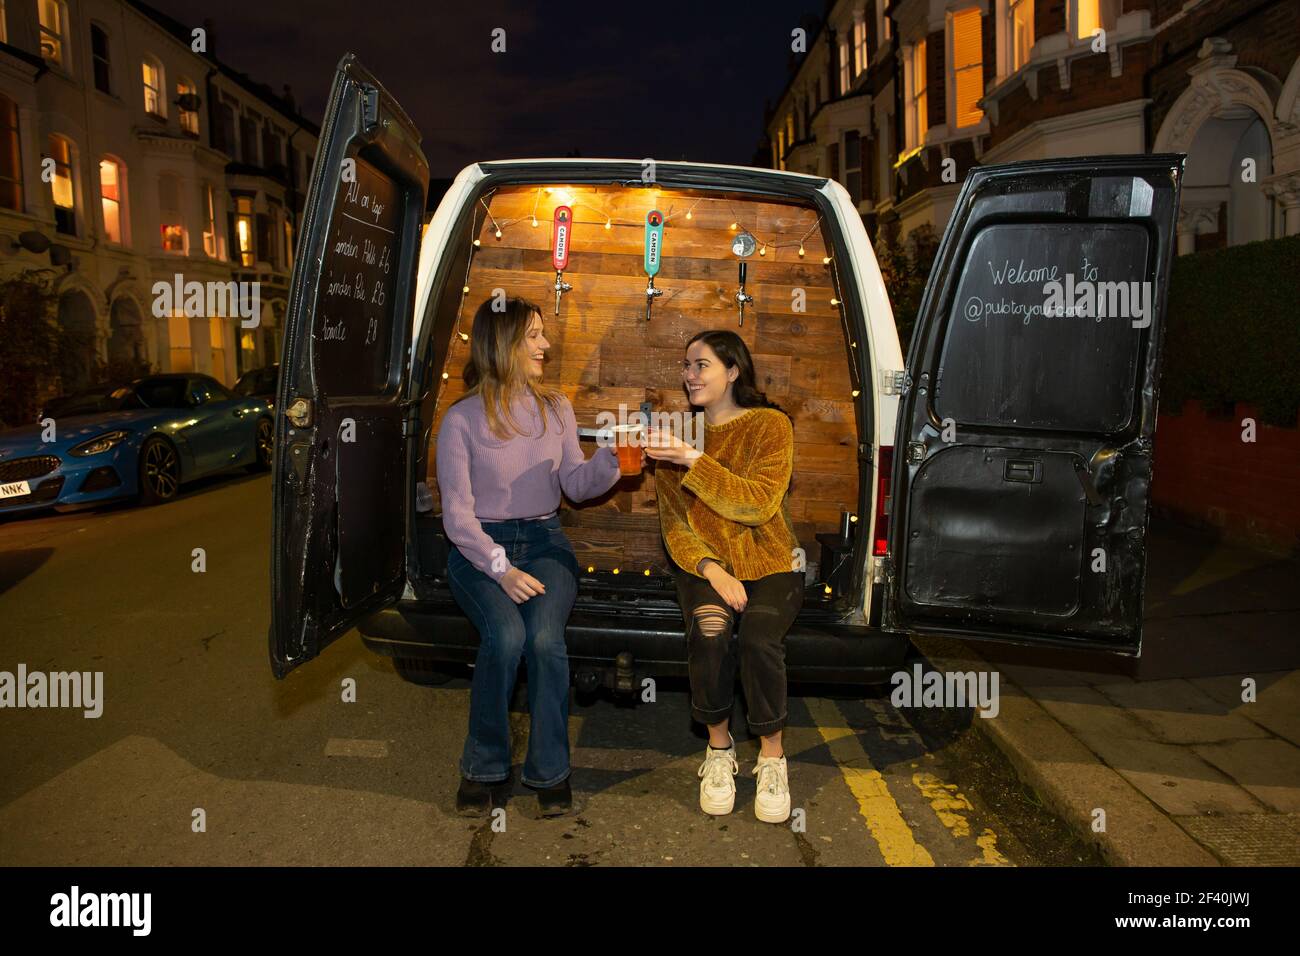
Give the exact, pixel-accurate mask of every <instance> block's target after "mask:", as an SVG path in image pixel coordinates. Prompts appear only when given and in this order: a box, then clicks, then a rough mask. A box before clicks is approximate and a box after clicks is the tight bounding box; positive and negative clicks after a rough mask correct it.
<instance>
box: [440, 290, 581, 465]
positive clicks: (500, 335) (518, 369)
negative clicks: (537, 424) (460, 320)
mask: <svg viewBox="0 0 1300 956" xmlns="http://www.w3.org/2000/svg"><path fill="white" fill-rule="evenodd" d="M498 301H500V300H498V299H495V298H491V299H486V300H484V302H483V304H482V305H480V306H479V307H478V310H477V311H476V312H475V313H474V328H473V329H472V330H471V331H470V340H469V355H470V358H469V362H468V363H466V365H465V370H464V372H463V373H462V375H461V377H462V378H463V379H464V381H465V385H466V387H467V391H466V392H465V394H464V395H462V396H461V397H460V398H458V399H457V400H456V401H457V402H463V401H464V400H465V399H467V398H472V397H473V396H476V395H480V396H482V399H483V408H484V410H485V412H486V413H487V420H488V428H489V429H490V430H491V432H492V434H494V435H496V436H497V437H498V438H500V439H502V440H503V441H505V440H508V439H509V438H511V437H512V434H511V433H512V432H513V433H514V434H516V435H523V434H524V432H523V429H522V428H521V427H520V425H519V423H518V422H517V421H515V419H514V416H512V415H511V414H510V397H511V396H512V395H514V394H515V393H517V392H519V391H527V392H528V393H529V394H531V395H532V396H533V399H534V400H535V401H536V402H537V412H538V416H539V417H540V418H541V419H542V434H545V433H546V417H547V416H546V409H547V408H548V407H549V408H551V409H552V410H553V411H554V412H555V413H556V415H557V417H558V416H559V414H560V408H561V403H562V402H563V400H564V393H563V392H562V391H560V390H559V389H558V388H555V387H553V386H550V385H542V384H541V383H539V382H534V381H533V380H532V379H531V378H529V376H528V373H527V371H526V370H525V369H524V367H523V364H522V362H521V361H520V358H519V356H520V351H521V350H520V345H521V344H522V342H523V341H524V337H525V336H526V335H527V334H528V325H529V323H530V322H531V321H532V317H533V314H534V313H537V314H538V315H539V316H540V315H541V312H542V310H541V308H539V307H538V306H537V305H535V304H533V303H532V302H529V301H528V300H527V299H519V298H510V299H506V300H505V309H504V310H503V311H497V310H496V309H494V308H493V304H494V303H496V302H498ZM452 404H453V405H454V404H456V403H455V402H453V403H452Z"/></svg>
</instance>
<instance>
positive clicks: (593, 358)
mask: <svg viewBox="0 0 1300 956" xmlns="http://www.w3.org/2000/svg"><path fill="white" fill-rule="evenodd" d="M558 191H559V187H557V192H558ZM564 193H567V195H568V199H569V201H568V203H567V204H568V205H570V206H571V207H572V208H573V210H574V228H573V245H572V251H571V253H570V259H569V269H568V270H567V271H566V272H565V274H564V278H565V281H567V282H569V283H571V284H572V286H573V289H572V291H570V292H567V293H565V295H564V298H563V300H562V302H561V305H560V314H559V316H556V315H555V314H554V309H555V292H554V285H555V271H554V269H553V268H552V266H551V254H550V243H551V218H552V216H553V213H554V209H555V206H557V205H559V204H560V199H558V198H556V196H555V195H553V194H550V193H547V192H546V191H544V190H542V191H540V192H539V190H538V188H537V187H528V188H510V189H501V190H499V191H497V192H496V193H495V194H494V195H493V196H492V198H491V199H490V200H489V209H490V210H491V214H492V217H493V219H495V220H496V222H497V223H498V224H499V225H501V227H502V236H501V238H500V239H498V238H496V228H495V227H494V226H493V223H492V222H491V221H490V220H488V219H487V217H484V219H483V225H482V228H481V229H480V230H479V232H478V236H479V240H480V243H481V246H480V247H479V248H478V249H476V250H475V252H474V256H473V260H472V263H471V267H470V274H469V280H468V283H467V284H468V286H469V294H468V295H466V296H465V299H464V302H463V304H462V307H461V312H460V331H463V332H466V333H469V332H471V330H472V324H473V318H474V312H475V310H476V309H477V308H478V306H479V304H480V303H482V302H483V300H484V299H486V298H488V297H489V296H491V295H492V291H493V289H496V288H502V289H504V290H505V292H506V295H508V296H523V297H524V298H527V299H530V300H532V301H534V302H536V303H538V304H539V305H541V306H542V309H543V312H542V314H543V318H544V320H545V334H546V337H547V339H548V340H549V341H550V343H551V348H550V350H549V351H548V352H547V360H546V371H545V376H544V380H545V381H546V382H548V383H550V384H552V385H555V386H557V387H559V388H561V389H562V390H563V391H564V392H565V394H567V395H568V396H569V399H570V400H571V401H572V403H573V407H574V411H575V413H576V415H577V419H578V424H579V425H580V426H585V427H595V426H596V424H597V422H596V415H597V413H599V412H601V411H604V410H609V411H612V412H614V413H615V415H617V413H618V407H619V404H620V403H625V404H626V405H627V406H628V411H629V413H631V412H635V411H636V410H637V409H638V407H639V406H640V404H641V403H642V402H645V401H649V402H652V403H653V404H654V407H655V408H656V409H662V410H667V411H683V412H685V411H688V410H689V403H688V402H687V399H686V392H685V389H684V388H683V387H682V380H681V363H682V360H683V359H684V358H685V354H686V342H687V341H688V340H689V339H690V338H691V336H693V335H694V334H695V333H696V332H698V331H701V330H704V329H714V328H722V329H732V330H734V331H736V332H738V333H739V334H740V336H741V337H742V338H743V339H744V340H745V344H746V345H747V346H748V347H749V349H750V351H751V353H752V355H753V358H754V366H755V372H756V374H757V377H758V385H759V388H760V389H761V390H763V391H764V392H766V393H767V396H768V398H770V399H771V400H772V401H774V402H776V403H777V404H779V405H780V406H781V407H782V408H783V409H785V410H786V411H787V412H789V413H790V415H791V417H792V418H793V419H794V434H795V453H794V475H793V477H792V479H791V484H790V495H789V498H788V499H787V504H788V507H789V509H790V517H791V519H792V521H793V522H794V525H795V531H796V533H797V535H798V537H799V541H800V543H801V545H802V546H803V547H804V549H805V550H806V551H807V553H808V556H809V559H810V560H814V561H815V560H817V554H818V548H817V545H816V542H815V540H814V535H815V534H816V533H818V532H822V531H831V532H833V531H836V530H837V529H838V525H839V517H840V511H841V510H848V511H855V510H856V507H857V500H858V472H857V464H856V455H855V447H856V443H857V437H856V429H855V423H854V417H853V400H852V395H851V389H852V385H851V382H850V377H849V368H848V359H847V357H846V354H847V349H846V345H847V343H846V342H845V341H844V335H843V331H842V324H841V319H840V315H839V307H838V306H835V305H832V304H831V299H832V298H833V297H834V296H835V292H834V290H833V288H832V281H831V272H830V267H829V266H827V265H825V264H823V262H822V259H823V257H824V256H825V242H824V239H823V236H822V232H821V228H820V226H818V227H817V228H812V227H813V226H814V224H815V223H816V222H817V213H816V211H815V210H814V209H811V208H804V207H801V206H798V205H793V204H783V203H775V202H759V201H754V200H753V199H749V198H739V197H736V198H731V197H727V196H725V195H722V194H718V193H712V194H708V195H705V194H702V193H698V192H694V191H684V190H668V189H659V188H654V189H650V188H647V189H633V188H627V187H616V186H608V187H606V186H602V187H585V186H584V187H564ZM561 197H562V198H563V194H561ZM654 208H657V209H659V210H661V211H662V212H663V213H664V214H665V215H666V216H668V217H669V221H668V223H667V224H666V226H665V228H664V240H663V261H662V266H661V268H660V271H659V275H658V276H657V277H656V278H655V286H656V287H658V288H661V289H662V290H663V295H662V296H660V297H659V298H657V299H656V300H655V303H654V309H653V313H652V317H651V320H650V321H649V322H646V320H645V299H646V297H645V288H646V276H645V269H644V262H643V260H644V238H645V228H644V220H645V214H646V213H647V212H648V211H649V210H650V209H654ZM688 210H690V212H691V218H690V219H687V218H686V212H687V211H688ZM534 211H535V212H536V216H537V222H538V224H537V226H536V227H533V226H532V217H533V214H534ZM607 220H612V222H611V225H610V228H608V229H607V228H605V224H606V221H607ZM733 222H738V223H739V224H740V226H741V228H743V229H747V230H749V231H750V232H751V233H753V234H754V235H755V236H756V237H757V238H758V239H759V241H760V243H761V242H763V241H766V242H767V243H768V244H769V245H768V249H767V254H766V255H763V256H760V255H759V254H758V253H757V252H756V253H755V254H754V255H753V256H751V257H750V258H749V260H748V261H749V274H748V277H747V282H746V291H747V292H748V293H749V294H750V295H752V296H753V297H754V301H753V302H752V303H749V304H747V305H746V307H745V323H744V325H743V326H738V325H737V321H738V313H737V307H736V302H735V293H736V289H737V283H738V274H737V263H738V260H737V259H736V257H735V256H734V255H733V254H732V252H731V241H732V237H733V236H734V234H735V233H734V232H733V231H732V229H731V224H732V223H733ZM810 229H812V231H811V232H809V230H810ZM801 239H802V241H803V246H804V256H803V257H802V258H801V257H800V256H799V255H798V244H799V241H800V240H801ZM774 243H779V244H780V246H779V247H776V246H774ZM796 288H801V289H803V290H805V293H806V311H805V312H803V313H796V312H795V311H794V309H793V305H792V303H793V292H794V290H795V289H796ZM458 291H459V290H458V289H451V290H449V293H448V294H456V293H457V292H458ZM452 339H453V340H452V344H451V349H450V353H449V355H450V357H449V359H448V363H447V367H446V369H445V371H446V372H447V373H448V375H449V378H448V379H447V380H445V381H442V382H441V386H440V388H441V391H440V393H439V395H438V399H437V406H436V407H437V413H436V420H435V423H434V430H433V433H432V434H433V435H434V436H435V438H436V436H437V433H438V427H439V426H440V425H441V421H442V415H443V413H444V412H445V410H446V409H447V406H448V405H450V404H451V403H452V402H453V401H455V400H456V399H457V398H459V397H460V396H461V395H462V394H464V391H465V386H464V383H463V382H462V380H461V377H460V376H461V372H462V370H463V369H464V366H465V363H466V362H467V361H468V359H469V342H467V341H463V340H461V339H460V338H459V336H458V335H456V334H455V333H453V336H452ZM582 446H583V450H584V452H586V454H587V456H588V457H590V456H591V454H592V453H594V451H595V450H596V445H595V443H594V442H591V441H584V442H583V443H582ZM434 469H435V455H434V454H433V452H432V450H431V451H430V454H429V470H430V474H429V478H428V484H429V487H430V489H431V490H432V491H433V492H434V495H435V501H436V497H437V476H436V474H434ZM437 507H438V506H437V505H436V504H435V508H437ZM561 509H562V510H561V519H562V521H563V522H564V524H565V526H566V531H567V533H568V535H569V538H570V540H571V541H572V542H573V545H574V550H575V551H576V552H577V554H578V560H579V562H580V564H581V565H582V567H583V568H584V569H585V568H586V567H588V566H594V567H595V568H596V569H597V570H602V571H603V570H611V569H613V568H615V567H617V568H619V569H620V570H621V572H622V573H629V572H631V573H635V574H642V573H643V572H644V571H645V569H647V568H649V569H650V571H651V573H652V574H664V573H667V572H668V571H669V570H670V567H671V565H670V561H669V559H668V556H667V554H666V553H665V551H664V548H663V542H662V538H661V536H660V533H659V516H658V504H657V502H656V499H655V489H654V474H653V466H651V467H650V468H648V469H647V470H646V472H645V473H643V474H642V475H641V476H639V477H633V478H623V479H621V480H620V481H619V483H618V484H617V485H615V486H614V488H613V490H612V491H610V492H609V493H608V494H606V495H604V496H603V497H601V498H597V499H593V500H591V501H588V502H584V503H582V504H580V505H576V506H575V505H573V504H572V503H570V502H569V501H568V500H567V499H565V500H564V502H563V503H562V505H561Z"/></svg>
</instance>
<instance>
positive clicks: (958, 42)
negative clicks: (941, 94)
mask: <svg viewBox="0 0 1300 956" xmlns="http://www.w3.org/2000/svg"><path fill="white" fill-rule="evenodd" d="M948 23H949V33H950V35H951V41H950V42H951V43H952V89H953V98H954V100H955V103H954V109H953V120H954V121H953V124H952V125H953V126H955V127H962V126H973V125H974V124H976V123H978V122H979V121H980V120H982V119H983V118H984V111H983V110H982V109H980V107H979V98H980V97H981V96H983V95H984V55H983V51H982V47H981V45H980V43H981V41H980V12H979V8H978V7H968V8H967V9H965V10H958V11H957V12H956V13H953V14H950V15H949V17H948Z"/></svg>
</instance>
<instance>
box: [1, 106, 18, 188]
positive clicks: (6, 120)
mask: <svg viewBox="0 0 1300 956" xmlns="http://www.w3.org/2000/svg"><path fill="white" fill-rule="evenodd" d="M0 207H3V208H4V209H13V210H16V211H18V212H22V211H23V155H22V148H21V145H20V142H19V136H18V104H17V103H15V102H14V101H13V100H11V99H9V97H7V96H5V95H4V94H3V93H0Z"/></svg>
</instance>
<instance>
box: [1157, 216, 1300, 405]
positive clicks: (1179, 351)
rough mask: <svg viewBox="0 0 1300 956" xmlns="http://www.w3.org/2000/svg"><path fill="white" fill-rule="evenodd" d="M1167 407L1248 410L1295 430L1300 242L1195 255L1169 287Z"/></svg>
mask: <svg viewBox="0 0 1300 956" xmlns="http://www.w3.org/2000/svg"><path fill="white" fill-rule="evenodd" d="M1167 316H1168V318H1167V320H1166V333H1167V334H1166V338H1165V356H1164V370H1163V374H1162V384H1161V395H1160V404H1161V406H1162V407H1163V408H1165V409H1167V410H1170V411H1177V410H1178V409H1180V408H1181V407H1182V404H1183V402H1184V401H1185V400H1187V399H1199V400H1200V401H1201V402H1202V403H1203V404H1204V405H1205V407H1206V408H1207V409H1211V410H1213V409H1221V408H1228V407H1231V405H1232V404H1233V403H1234V402H1244V403H1248V404H1251V405H1253V406H1255V407H1256V408H1257V409H1259V415H1260V419H1261V420H1262V421H1264V422H1268V423H1269V424H1273V425H1283V426H1291V427H1294V426H1295V424H1296V415H1297V412H1298V411H1300V235H1297V236H1287V237H1286V238H1284V239H1266V240H1263V241H1262V242H1250V243H1246V244H1245V245H1240V246H1232V247H1230V248H1227V249H1216V250H1213V251H1209V252H1197V253H1191V254H1189V255H1185V256H1177V257H1175V259H1174V267H1173V271H1172V273H1171V274H1170V281H1169V308H1168V312H1167Z"/></svg>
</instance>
